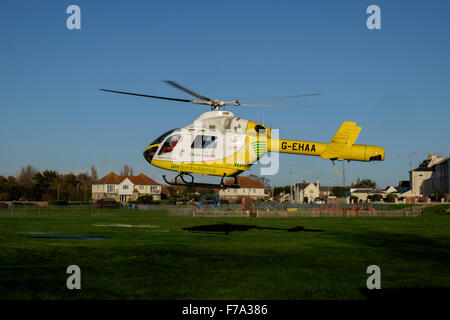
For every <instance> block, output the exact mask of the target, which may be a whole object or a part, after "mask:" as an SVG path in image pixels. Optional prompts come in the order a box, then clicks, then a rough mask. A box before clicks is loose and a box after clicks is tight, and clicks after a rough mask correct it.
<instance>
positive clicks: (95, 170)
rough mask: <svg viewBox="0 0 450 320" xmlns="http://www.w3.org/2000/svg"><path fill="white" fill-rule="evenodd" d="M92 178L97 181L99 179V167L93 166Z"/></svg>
mask: <svg viewBox="0 0 450 320" xmlns="http://www.w3.org/2000/svg"><path fill="white" fill-rule="evenodd" d="M91 178H92V180H93V181H97V180H98V176H97V169H95V167H94V166H91Z"/></svg>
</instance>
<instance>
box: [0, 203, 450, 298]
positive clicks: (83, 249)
mask: <svg viewBox="0 0 450 320" xmlns="http://www.w3.org/2000/svg"><path fill="white" fill-rule="evenodd" d="M448 208H449V205H439V206H435V207H431V208H427V209H425V212H424V214H423V215H422V216H419V217H405V218H375V217H370V218H284V217H283V218H259V219H256V218H230V217H226V218H219V217H215V218H206V217H205V218H200V217H195V218H192V217H166V216H165V214H163V213H162V212H157V211H153V212H145V214H142V212H139V211H126V210H124V211H120V214H119V215H118V216H117V215H116V214H114V212H111V213H108V212H107V211H106V210H105V211H104V214H101V215H94V216H91V215H90V213H89V210H85V211H83V210H80V211H79V212H78V214H77V215H76V216H72V215H68V216H65V215H64V214H63V213H60V214H59V215H53V216H52V215H51V214H47V215H46V214H45V212H42V214H40V216H36V215H34V216H29V215H22V216H21V215H20V214H15V215H14V216H8V214H4V215H2V216H1V217H0V230H1V233H0V289H1V290H0V299H2V300H4V299H364V296H363V294H362V293H361V292H360V289H361V288H364V287H365V286H366V280H367V277H368V276H369V275H368V274H366V269H367V267H368V266H369V265H373V264H375V265H378V266H380V268H381V286H382V288H384V289H386V288H391V289H395V288H450V214H449V213H448V212H447V211H448ZM446 210H447V211H446ZM97 224H129V225H143V224H144V225H151V226H153V227H149V228H127V227H113V226H108V227H105V226H94V225H97ZM80 235H82V236H96V237H106V238H107V240H100V241H92V240H78V239H66V238H48V237H51V236H56V237H58V236H80ZM73 264H75V265H78V266H80V268H81V286H82V289H81V290H68V289H67V288H66V279H67V277H68V276H69V275H68V274H66V268H67V266H69V265H73Z"/></svg>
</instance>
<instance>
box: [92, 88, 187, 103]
mask: <svg viewBox="0 0 450 320" xmlns="http://www.w3.org/2000/svg"><path fill="white" fill-rule="evenodd" d="M99 90H102V91H107V92H113V93H121V94H129V95H131V96H138V97H146V98H154V99H163V100H171V101H181V102H193V103H195V101H193V100H188V99H178V98H167V97H159V96H150V95H148V94H140V93H133V92H125V91H116V90H109V89H99Z"/></svg>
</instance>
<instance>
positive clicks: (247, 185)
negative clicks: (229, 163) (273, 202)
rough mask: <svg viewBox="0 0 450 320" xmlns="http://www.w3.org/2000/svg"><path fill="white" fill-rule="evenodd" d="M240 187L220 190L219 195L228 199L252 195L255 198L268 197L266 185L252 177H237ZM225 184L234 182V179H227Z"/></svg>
mask: <svg viewBox="0 0 450 320" xmlns="http://www.w3.org/2000/svg"><path fill="white" fill-rule="evenodd" d="M237 180H238V185H239V188H227V189H223V190H219V197H220V198H221V199H227V200H240V199H242V198H244V197H250V198H252V199H254V200H259V199H264V198H265V197H266V193H265V190H266V189H265V187H264V185H263V184H262V183H261V182H260V181H257V180H253V179H252V178H250V177H246V176H243V177H237ZM225 184H234V178H233V179H232V180H227V181H225Z"/></svg>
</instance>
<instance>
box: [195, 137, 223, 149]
mask: <svg viewBox="0 0 450 320" xmlns="http://www.w3.org/2000/svg"><path fill="white" fill-rule="evenodd" d="M216 147H217V137H215V136H204V135H198V136H196V137H195V139H194V141H193V142H192V144H191V148H192V149H215V148H216Z"/></svg>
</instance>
